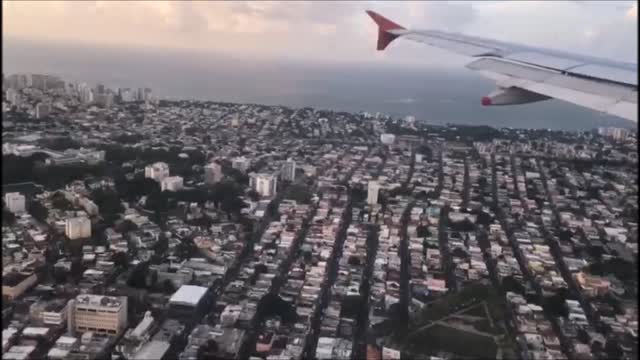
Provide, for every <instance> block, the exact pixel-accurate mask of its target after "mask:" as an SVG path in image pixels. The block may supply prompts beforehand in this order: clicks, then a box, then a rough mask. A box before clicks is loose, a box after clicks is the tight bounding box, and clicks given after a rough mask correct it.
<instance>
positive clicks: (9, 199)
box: [4, 192, 26, 214]
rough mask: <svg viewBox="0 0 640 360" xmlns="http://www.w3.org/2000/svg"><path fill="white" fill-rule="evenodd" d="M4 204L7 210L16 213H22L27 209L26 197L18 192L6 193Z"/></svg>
mask: <svg viewBox="0 0 640 360" xmlns="http://www.w3.org/2000/svg"><path fill="white" fill-rule="evenodd" d="M4 204H5V205H6V206H7V210H9V211H11V212H12V213H14V214H21V213H23V212H25V211H26V207H25V197H24V195H22V194H20V193H17V192H10V193H6V194H5V195H4Z"/></svg>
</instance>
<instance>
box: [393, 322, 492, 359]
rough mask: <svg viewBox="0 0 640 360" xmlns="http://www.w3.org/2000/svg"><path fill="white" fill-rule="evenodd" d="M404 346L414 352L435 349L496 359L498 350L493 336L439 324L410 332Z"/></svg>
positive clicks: (430, 351)
mask: <svg viewBox="0 0 640 360" xmlns="http://www.w3.org/2000/svg"><path fill="white" fill-rule="evenodd" d="M461 344H464V346H460V345H461ZM404 347H405V348H406V349H407V350H409V351H412V352H420V353H432V354H433V353H434V351H446V352H451V353H454V354H458V355H462V356H473V357H476V358H481V359H495V356H496V352H497V350H498V346H497V345H496V343H495V341H494V340H493V338H491V337H488V336H481V335H477V334H474V333H470V332H467V331H463V330H458V329H455V328H452V327H448V326H444V325H439V324H437V325H434V326H431V327H429V328H427V329H425V330H422V331H418V332H414V333H412V334H410V335H409V336H408V337H407V339H406V341H405V345H404ZM434 355H435V354H434Z"/></svg>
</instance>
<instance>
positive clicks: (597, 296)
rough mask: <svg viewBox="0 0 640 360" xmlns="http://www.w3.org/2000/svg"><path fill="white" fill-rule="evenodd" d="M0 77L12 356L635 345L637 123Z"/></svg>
mask: <svg viewBox="0 0 640 360" xmlns="http://www.w3.org/2000/svg"><path fill="white" fill-rule="evenodd" d="M3 90H4V91H3V94H4V96H3V103H2V106H3V107H2V127H3V133H2V137H3V141H2V157H3V169H2V177H3V179H2V180H3V213H2V247H3V249H2V250H3V251H2V254H3V255H2V266H3V280H2V281H3V282H2V285H3V286H2V296H3V305H2V324H3V332H2V340H3V344H2V358H3V359H16V360H18V359H20V360H22V359H44V358H46V359H104V358H112V359H181V360H188V359H189V360H190V359H193V360H200V359H211V358H221V359H229V358H233V359H285V358H286V359H301V358H305V359H312V358H317V359H329V358H338V359H347V358H349V359H362V358H367V359H401V358H402V359H405V358H410V359H433V360H435V359H451V358H496V359H516V358H518V359H611V358H619V359H622V358H624V359H635V358H637V357H638V339H637V327H638V305H637V299H638V292H637V291H638V283H637V278H636V274H637V270H638V220H637V219H638V170H637V169H638V167H637V166H638V154H637V145H638V143H637V141H638V136H637V132H634V131H630V130H626V129H621V128H599V129H594V130H593V131H583V132H564V131H550V130H527V129H512V128H501V129H494V128H491V127H488V126H464V125H447V126H433V125H427V124H425V123H423V122H420V121H416V119H415V118H413V117H411V116H407V117H404V118H392V117H389V116H386V115H383V114H379V113H375V114H373V113H366V112H360V113H347V112H338V111H329V110H319V109H313V108H289V107H285V106H267V105H257V104H235V103H222V102H213V101H189V100H175V101H173V100H172V101H169V100H163V99H159V98H158V97H156V96H155V95H154V92H153V89H151V88H147V87H140V88H135V89H134V88H119V89H110V88H108V87H106V86H104V85H100V84H97V85H95V86H94V85H89V84H87V83H79V84H75V83H72V82H68V81H65V80H64V79H61V78H59V77H56V76H51V75H38V74H14V75H9V76H7V77H4V76H3ZM461 344H464V346H460V345H461Z"/></svg>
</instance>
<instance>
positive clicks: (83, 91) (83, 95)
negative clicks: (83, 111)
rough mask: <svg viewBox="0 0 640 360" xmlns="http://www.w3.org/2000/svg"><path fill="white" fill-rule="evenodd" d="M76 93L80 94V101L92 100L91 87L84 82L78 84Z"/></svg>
mask: <svg viewBox="0 0 640 360" xmlns="http://www.w3.org/2000/svg"><path fill="white" fill-rule="evenodd" d="M78 95H80V101H81V102H82V103H84V104H89V103H92V102H93V96H94V93H93V89H92V88H91V87H90V86H89V85H87V84H86V83H82V84H80V85H78Z"/></svg>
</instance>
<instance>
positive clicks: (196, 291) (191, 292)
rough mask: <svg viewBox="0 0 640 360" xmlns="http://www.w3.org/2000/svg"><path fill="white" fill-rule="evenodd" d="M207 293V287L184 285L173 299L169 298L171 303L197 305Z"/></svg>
mask: <svg viewBox="0 0 640 360" xmlns="http://www.w3.org/2000/svg"><path fill="white" fill-rule="evenodd" d="M206 293H207V288H206V287H202V286H195V285H182V286H180V288H179V289H178V291H176V292H175V293H174V294H173V296H171V299H169V305H182V306H191V307H196V306H197V305H198V303H200V301H201V300H202V298H203V297H204V295H205V294H206Z"/></svg>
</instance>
